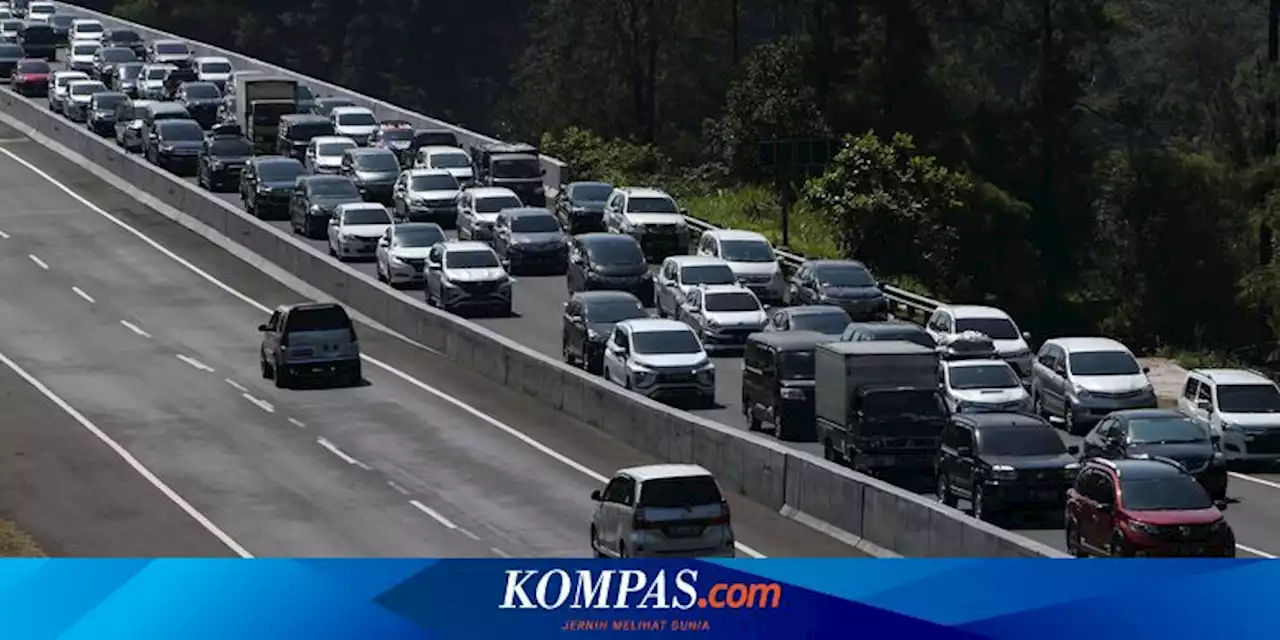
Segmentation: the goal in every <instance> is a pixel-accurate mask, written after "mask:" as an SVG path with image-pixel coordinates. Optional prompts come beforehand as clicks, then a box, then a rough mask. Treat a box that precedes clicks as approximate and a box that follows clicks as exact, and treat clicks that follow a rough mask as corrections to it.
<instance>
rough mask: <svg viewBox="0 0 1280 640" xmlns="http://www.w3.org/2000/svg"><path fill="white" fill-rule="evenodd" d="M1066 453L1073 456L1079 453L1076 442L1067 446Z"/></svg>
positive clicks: (1078, 446)
mask: <svg viewBox="0 0 1280 640" xmlns="http://www.w3.org/2000/svg"><path fill="white" fill-rule="evenodd" d="M1067 453H1069V454H1071V455H1073V456H1078V455H1080V445H1078V444H1073V445H1071V446H1068V447H1067Z"/></svg>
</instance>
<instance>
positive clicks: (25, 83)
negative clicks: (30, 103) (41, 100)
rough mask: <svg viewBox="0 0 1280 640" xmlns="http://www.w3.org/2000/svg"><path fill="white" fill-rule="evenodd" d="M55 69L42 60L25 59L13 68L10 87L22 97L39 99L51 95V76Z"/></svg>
mask: <svg viewBox="0 0 1280 640" xmlns="http://www.w3.org/2000/svg"><path fill="white" fill-rule="evenodd" d="M51 73H53V69H51V68H50V67H49V63H48V62H47V61H45V60H42V59H40V58H23V59H21V60H19V61H18V64H17V65H16V66H14V68H13V75H11V76H9V86H11V87H13V90H14V91H16V92H18V93H19V94H20V95H24V96H26V97H28V98H38V97H44V96H47V95H49V74H51Z"/></svg>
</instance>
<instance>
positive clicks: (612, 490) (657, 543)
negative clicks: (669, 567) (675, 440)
mask: <svg viewBox="0 0 1280 640" xmlns="http://www.w3.org/2000/svg"><path fill="white" fill-rule="evenodd" d="M591 499H592V500H594V501H596V510H595V514H594V515H593V516H592V518H591V549H592V551H594V553H595V556H596V557H597V558H603V557H609V558H635V557H662V558H679V557H685V558H694V557H720V558H732V557H734V555H735V551H734V549H735V546H734V545H735V541H734V537H733V525H732V524H731V523H730V521H729V503H728V502H726V501H725V499H724V495H723V494H722V493H720V486H719V485H717V484H716V481H715V478H714V477H712V475H711V472H710V471H707V470H706V469H704V468H702V467H700V466H698V465H692V464H654V465H648V466H644V467H632V468H629V469H622V470H621V471H618V472H617V473H616V474H614V476H613V479H612V480H610V481H609V484H608V486H606V487H605V488H604V491H603V492H601V491H600V490H599V489H597V490H595V491H592V492H591Z"/></svg>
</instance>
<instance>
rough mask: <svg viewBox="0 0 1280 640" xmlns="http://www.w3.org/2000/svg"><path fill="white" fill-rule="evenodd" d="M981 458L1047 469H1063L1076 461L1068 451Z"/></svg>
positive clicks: (1012, 465) (1029, 467) (1020, 467)
mask: <svg viewBox="0 0 1280 640" xmlns="http://www.w3.org/2000/svg"><path fill="white" fill-rule="evenodd" d="M982 459H983V460H985V461H986V462H989V463H991V464H993V465H997V464H1003V465H1008V466H1010V467H1013V468H1015V469H1020V470H1021V469H1026V470H1037V471H1038V470H1042V469H1044V470H1047V469H1065V468H1066V467H1067V465H1070V464H1073V463H1075V462H1076V459H1075V457H1074V456H1072V455H1071V454H1069V453H1065V452H1064V453H1057V454H1050V455H1038V456H988V455H984V456H982Z"/></svg>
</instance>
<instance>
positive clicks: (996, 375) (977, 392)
mask: <svg viewBox="0 0 1280 640" xmlns="http://www.w3.org/2000/svg"><path fill="white" fill-rule="evenodd" d="M942 393H943V396H944V397H945V398H946V401H947V406H948V408H950V409H951V411H952V412H954V413H969V412H984V411H1001V412H1011V413H1030V412H1031V396H1030V395H1028V394H1027V390H1026V389H1025V388H1023V386H1022V381H1021V380H1020V379H1019V378H1018V374H1017V373H1016V372H1014V370H1013V367H1012V366H1010V365H1009V363H1008V362H1005V361H1004V360H999V359H986V360H951V361H947V362H944V363H943V364H942Z"/></svg>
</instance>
